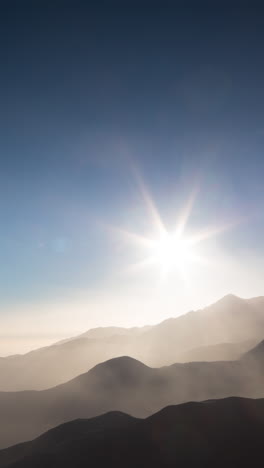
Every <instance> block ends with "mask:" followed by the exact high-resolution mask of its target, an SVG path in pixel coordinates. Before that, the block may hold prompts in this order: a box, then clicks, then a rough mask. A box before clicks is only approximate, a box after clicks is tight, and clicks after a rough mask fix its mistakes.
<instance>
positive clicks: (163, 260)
mask: <svg viewBox="0 0 264 468" xmlns="http://www.w3.org/2000/svg"><path fill="white" fill-rule="evenodd" d="M152 245H153V247H152V250H153V252H152V255H153V258H154V259H155V262H156V263H158V264H159V265H160V268H161V271H162V273H163V274H168V273H170V272H172V271H173V270H177V271H179V272H181V273H183V272H184V271H186V269H187V266H188V265H189V264H190V263H191V262H193V261H194V260H195V254H194V251H193V248H192V247H191V245H190V242H189V241H188V240H187V239H186V238H184V237H183V236H180V235H179V234H177V233H169V232H167V231H166V232H164V233H163V234H162V236H161V237H160V239H158V240H157V241H154V242H153V244H152Z"/></svg>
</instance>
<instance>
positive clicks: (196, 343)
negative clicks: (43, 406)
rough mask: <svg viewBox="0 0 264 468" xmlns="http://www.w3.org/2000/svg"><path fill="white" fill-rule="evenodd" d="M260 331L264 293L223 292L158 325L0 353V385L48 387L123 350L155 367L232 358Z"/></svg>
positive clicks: (109, 330)
mask: <svg viewBox="0 0 264 468" xmlns="http://www.w3.org/2000/svg"><path fill="white" fill-rule="evenodd" d="M263 336H264V297H258V298H253V299H241V298H239V297H236V296H233V295H228V296H225V297H224V298H222V299H221V300H220V301H218V302H216V303H215V304H212V305H211V306H209V307H206V308H205V309H201V310H198V311H195V312H193V311H192V312H189V313H187V314H185V315H181V316H179V317H176V318H171V319H167V320H165V321H163V322H161V323H159V324H158V325H154V326H148V327H142V328H131V329H125V328H118V327H106V328H99V329H93V330H89V331H88V332H85V333H84V334H82V335H79V336H77V337H73V338H70V339H67V340H63V341H62V342H59V343H55V344H54V345H52V346H48V347H45V348H40V349H38V350H35V351H31V352H29V353H27V354H25V355H14V356H9V357H5V358H0V391H18V390H43V389H48V388H50V387H53V386H56V385H59V384H61V383H63V382H66V381H68V380H70V379H72V378H74V377H76V376H78V375H80V374H82V373H84V372H86V371H88V370H89V369H91V368H92V367H94V366H95V365H97V364H98V363H100V362H103V361H106V360H109V359H111V358H115V357H119V356H125V355H127V356H131V357H134V358H135V359H137V360H140V361H141V362H143V363H145V364H146V365H148V366H154V367H159V366H166V365H171V364H173V363H175V362H189V361H199V360H202V361H217V360H226V361H228V360H235V359H238V358H239V357H240V356H241V355H242V354H243V353H244V352H246V351H248V350H249V349H250V348H252V347H253V346H254V345H255V344H257V343H258V342H260V341H261V340H262V339H263Z"/></svg>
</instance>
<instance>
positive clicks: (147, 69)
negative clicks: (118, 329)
mask: <svg viewBox="0 0 264 468" xmlns="http://www.w3.org/2000/svg"><path fill="white" fill-rule="evenodd" d="M187 3H188V7H187V6H186V4H187ZM254 4H255V5H258V6H254ZM210 5H211V6H210ZM212 5H213V6H212ZM225 5H226V6H225ZM238 5H239V6H238ZM263 13H264V11H263V7H262V6H261V2H252V1H251V2H243V1H239V2H236V1H234V2H232V1H229V2H224V1H221V2H220V1H219V2H218V1H215V2H203V1H201V2H197V1H196V2H184V1H182V2H181V1H166V0H163V1H159V2H156V1H154V0H152V1H143V0H141V1H135V0H133V1H129V0H127V1H122V2H121V1H120V2H117V1H111V0H108V1H94V2H92V1H90V2H87V1H83V2H81V1H78V0H75V1H67V0H64V1H56V0H53V1H47V0H46V1H45V2H44V1H38V2H36V1H32V2H30V1H27V0H24V1H23V2H22V1H15V0H14V1H2V2H1V11H0V22H1V24H0V30H1V32H0V34H1V38H0V39H1V40H0V60H1V87H0V94H1V95H0V102H1V108H0V116H1V117H0V118H1V127H0V131H1V138H0V155H1V156H0V157H1V173H0V192H1V197H0V216H1V218H0V219H1V230H0V258H1V263H0V306H1V309H0V330H1V335H2V336H3V337H5V342H6V341H8V339H9V337H13V338H14V337H16V336H21V335H26V336H28V337H33V336H34V335H38V336H48V335H51V337H50V338H52V337H55V338H56V337H60V336H64V335H71V334H74V333H77V332H78V331H83V330H85V329H87V328H89V327H90V326H97V325H108V324H120V325H125V326H128V325H133V324H135V325H137V324H145V323H154V322H157V321H160V320H162V319H164V318H166V317H168V316H171V315H174V316H176V315H178V314H180V313H183V312H185V311H187V310H189V309H192V308H199V307H201V306H204V305H206V304H209V303H210V302H212V301H214V300H216V299H218V298H220V297H221V296H222V295H224V294H226V293H228V292H233V293H235V294H238V295H241V296H242V297H249V296H255V295H263V294H264V287H263V274H264V265H263V256H264V244H263V237H264V213H263V203H264V184H263V176H264V156H263V149H264V86H263V83H264V55H263V44H264V14H263ZM139 178H140V180H141V182H139ZM143 181H144V182H143ZM143 183H144V186H145V189H144V190H145V191H146V190H147V191H148V193H149V194H150V196H151V197H152V200H153V202H154V203H155V206H156V207H157V210H158V212H159V213H160V216H161V218H162V220H163V222H164V225H165V226H166V229H167V230H168V231H169V232H171V231H173V228H174V227H175V225H176V224H177V221H178V219H179V216H181V213H182V211H183V210H184V207H185V206H186V203H187V204H188V200H189V199H190V197H193V199H195V201H194V203H193V206H192V210H191V213H190V216H189V219H188V223H187V225H186V231H185V234H184V235H188V234H193V233H195V232H197V231H200V230H204V229H207V228H208V226H209V227H210V228H212V227H214V228H218V227H219V226H220V227H222V226H226V225H228V226H229V229H226V230H224V231H222V232H221V233H218V235H217V236H212V237H210V238H208V239H207V240H204V241H203V242H201V243H200V244H199V246H197V249H198V251H199V255H200V254H202V255H203V256H204V257H205V258H206V262H205V263H204V264H201V265H200V264H195V265H193V267H192V268H190V271H188V275H187V278H185V279H184V280H183V278H182V277H181V275H180V274H178V272H177V271H173V272H172V273H171V274H170V275H169V276H168V278H167V279H166V281H163V282H162V284H161V282H160V271H159V270H160V265H154V266H150V267H146V268H142V269H133V268H130V266H131V264H133V263H135V262H137V261H141V260H143V259H144V258H145V257H146V256H147V252H146V251H145V250H147V249H145V250H144V247H142V246H141V247H139V246H138V245H136V243H134V242H130V240H129V239H127V238H126V237H125V236H122V235H121V233H120V232H119V231H118V229H115V228H120V229H124V230H128V231H130V232H133V233H136V234H138V235H143V236H148V235H152V234H153V236H154V237H155V235H156V234H155V233H154V227H155V226H154V223H153V217H152V216H151V215H150V210H149V206H148V204H147V203H146V192H145V198H144V193H143V192H144V190H142V184H143ZM111 226H112V227H113V228H112V227H111ZM195 249H196V247H195ZM13 338H12V339H13ZM55 338H54V339H55ZM10 342H11V341H10ZM0 353H1V349H0Z"/></svg>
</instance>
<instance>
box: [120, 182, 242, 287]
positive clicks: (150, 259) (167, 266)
mask: <svg viewBox="0 0 264 468" xmlns="http://www.w3.org/2000/svg"><path fill="white" fill-rule="evenodd" d="M136 176H137V177H136V178H137V181H138V185H139V189H140V192H141V194H142V199H143V202H144V204H145V206H146V208H147V212H148V214H149V216H150V220H151V222H150V228H152V230H153V228H154V231H155V232H156V236H155V237H148V236H144V235H140V234H137V233H135V232H129V231H126V230H124V229H120V228H115V227H113V226H111V229H114V231H115V233H118V235H119V236H120V235H121V236H122V238H124V239H126V240H127V241H129V242H132V243H133V244H135V245H136V246H137V247H138V248H139V249H140V251H141V252H142V251H144V252H145V255H144V254H143V258H142V260H141V261H139V262H137V263H134V264H132V265H130V266H129V267H128V268H127V269H126V271H128V272H136V271H139V270H142V269H145V268H153V267H154V268H155V269H156V268H158V270H159V271H160V277H161V279H163V280H164V279H166V278H168V275H169V274H172V273H177V274H179V275H180V276H181V277H182V279H184V280H185V281H188V279H189V278H190V276H191V274H192V272H193V271H194V268H195V264H201V265H202V264H208V263H210V262H209V261H208V259H207V258H204V257H203V256H201V255H200V253H199V251H198V247H199V246H198V244H200V242H204V241H206V240H207V239H209V238H211V237H214V236H216V235H218V234H220V233H222V232H223V231H226V230H228V229H230V228H231V227H233V226H234V225H235V224H237V221H236V222H235V221H233V222H232V223H225V224H223V225H220V226H211V227H210V228H206V229H202V230H200V231H197V232H193V233H192V234H191V236H187V235H186V225H187V223H188V220H189V217H190V215H191V211H192V207H193V204H194V201H195V198H196V194H197V189H195V190H193V192H192V193H191V195H190V198H189V199H188V201H187V203H186V205H185V206H184V207H183V209H182V210H181V213H180V214H179V217H178V222H177V223H176V225H175V229H174V230H173V231H171V232H170V231H168V230H167V229H166V227H165V225H164V223H163V221H162V219H161V216H160V213H159V212H158V210H157V208H156V206H155V204H154V202H153V200H152V198H151V196H150V193H149V192H148V190H147V189H146V187H145V185H144V183H143V181H142V179H141V178H140V177H139V175H138V174H136Z"/></svg>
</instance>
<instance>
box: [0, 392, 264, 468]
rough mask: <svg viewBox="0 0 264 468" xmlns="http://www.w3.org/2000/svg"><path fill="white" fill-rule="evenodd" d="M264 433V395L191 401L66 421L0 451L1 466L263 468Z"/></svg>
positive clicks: (57, 467) (10, 467)
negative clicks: (142, 415) (138, 416)
mask: <svg viewBox="0 0 264 468" xmlns="http://www.w3.org/2000/svg"><path fill="white" fill-rule="evenodd" d="M263 434H264V400H250V399H242V398H228V399H224V400H211V401H205V402H202V403H195V402H191V403H186V404H183V405H179V406H169V407H166V408H164V409H162V410H161V411H160V412H158V413H156V414H154V415H153V416H151V417H149V418H147V419H142V420H135V419H134V418H131V417H129V416H126V415H122V414H120V413H111V414H106V415H103V416H101V417H98V418H94V419H90V420H77V421H73V422H70V423H68V424H64V425H62V426H59V427H57V428H55V429H53V430H51V431H49V432H47V433H45V434H44V435H42V436H41V437H39V438H38V439H35V440H33V441H32V442H27V443H24V444H20V445H18V446H14V447H11V448H9V449H6V450H2V451H0V468H47V467H49V468H72V467H74V468H86V467H87V466H92V467H96V468H100V467H108V468H124V467H126V468H135V467H139V468H172V467H173V468H175V467H181V468H182V467H184V468H209V467H210V468H211V467H214V468H223V467H224V468H249V467H250V468H258V467H260V466H262V464H263V463H262V461H263Z"/></svg>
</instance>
